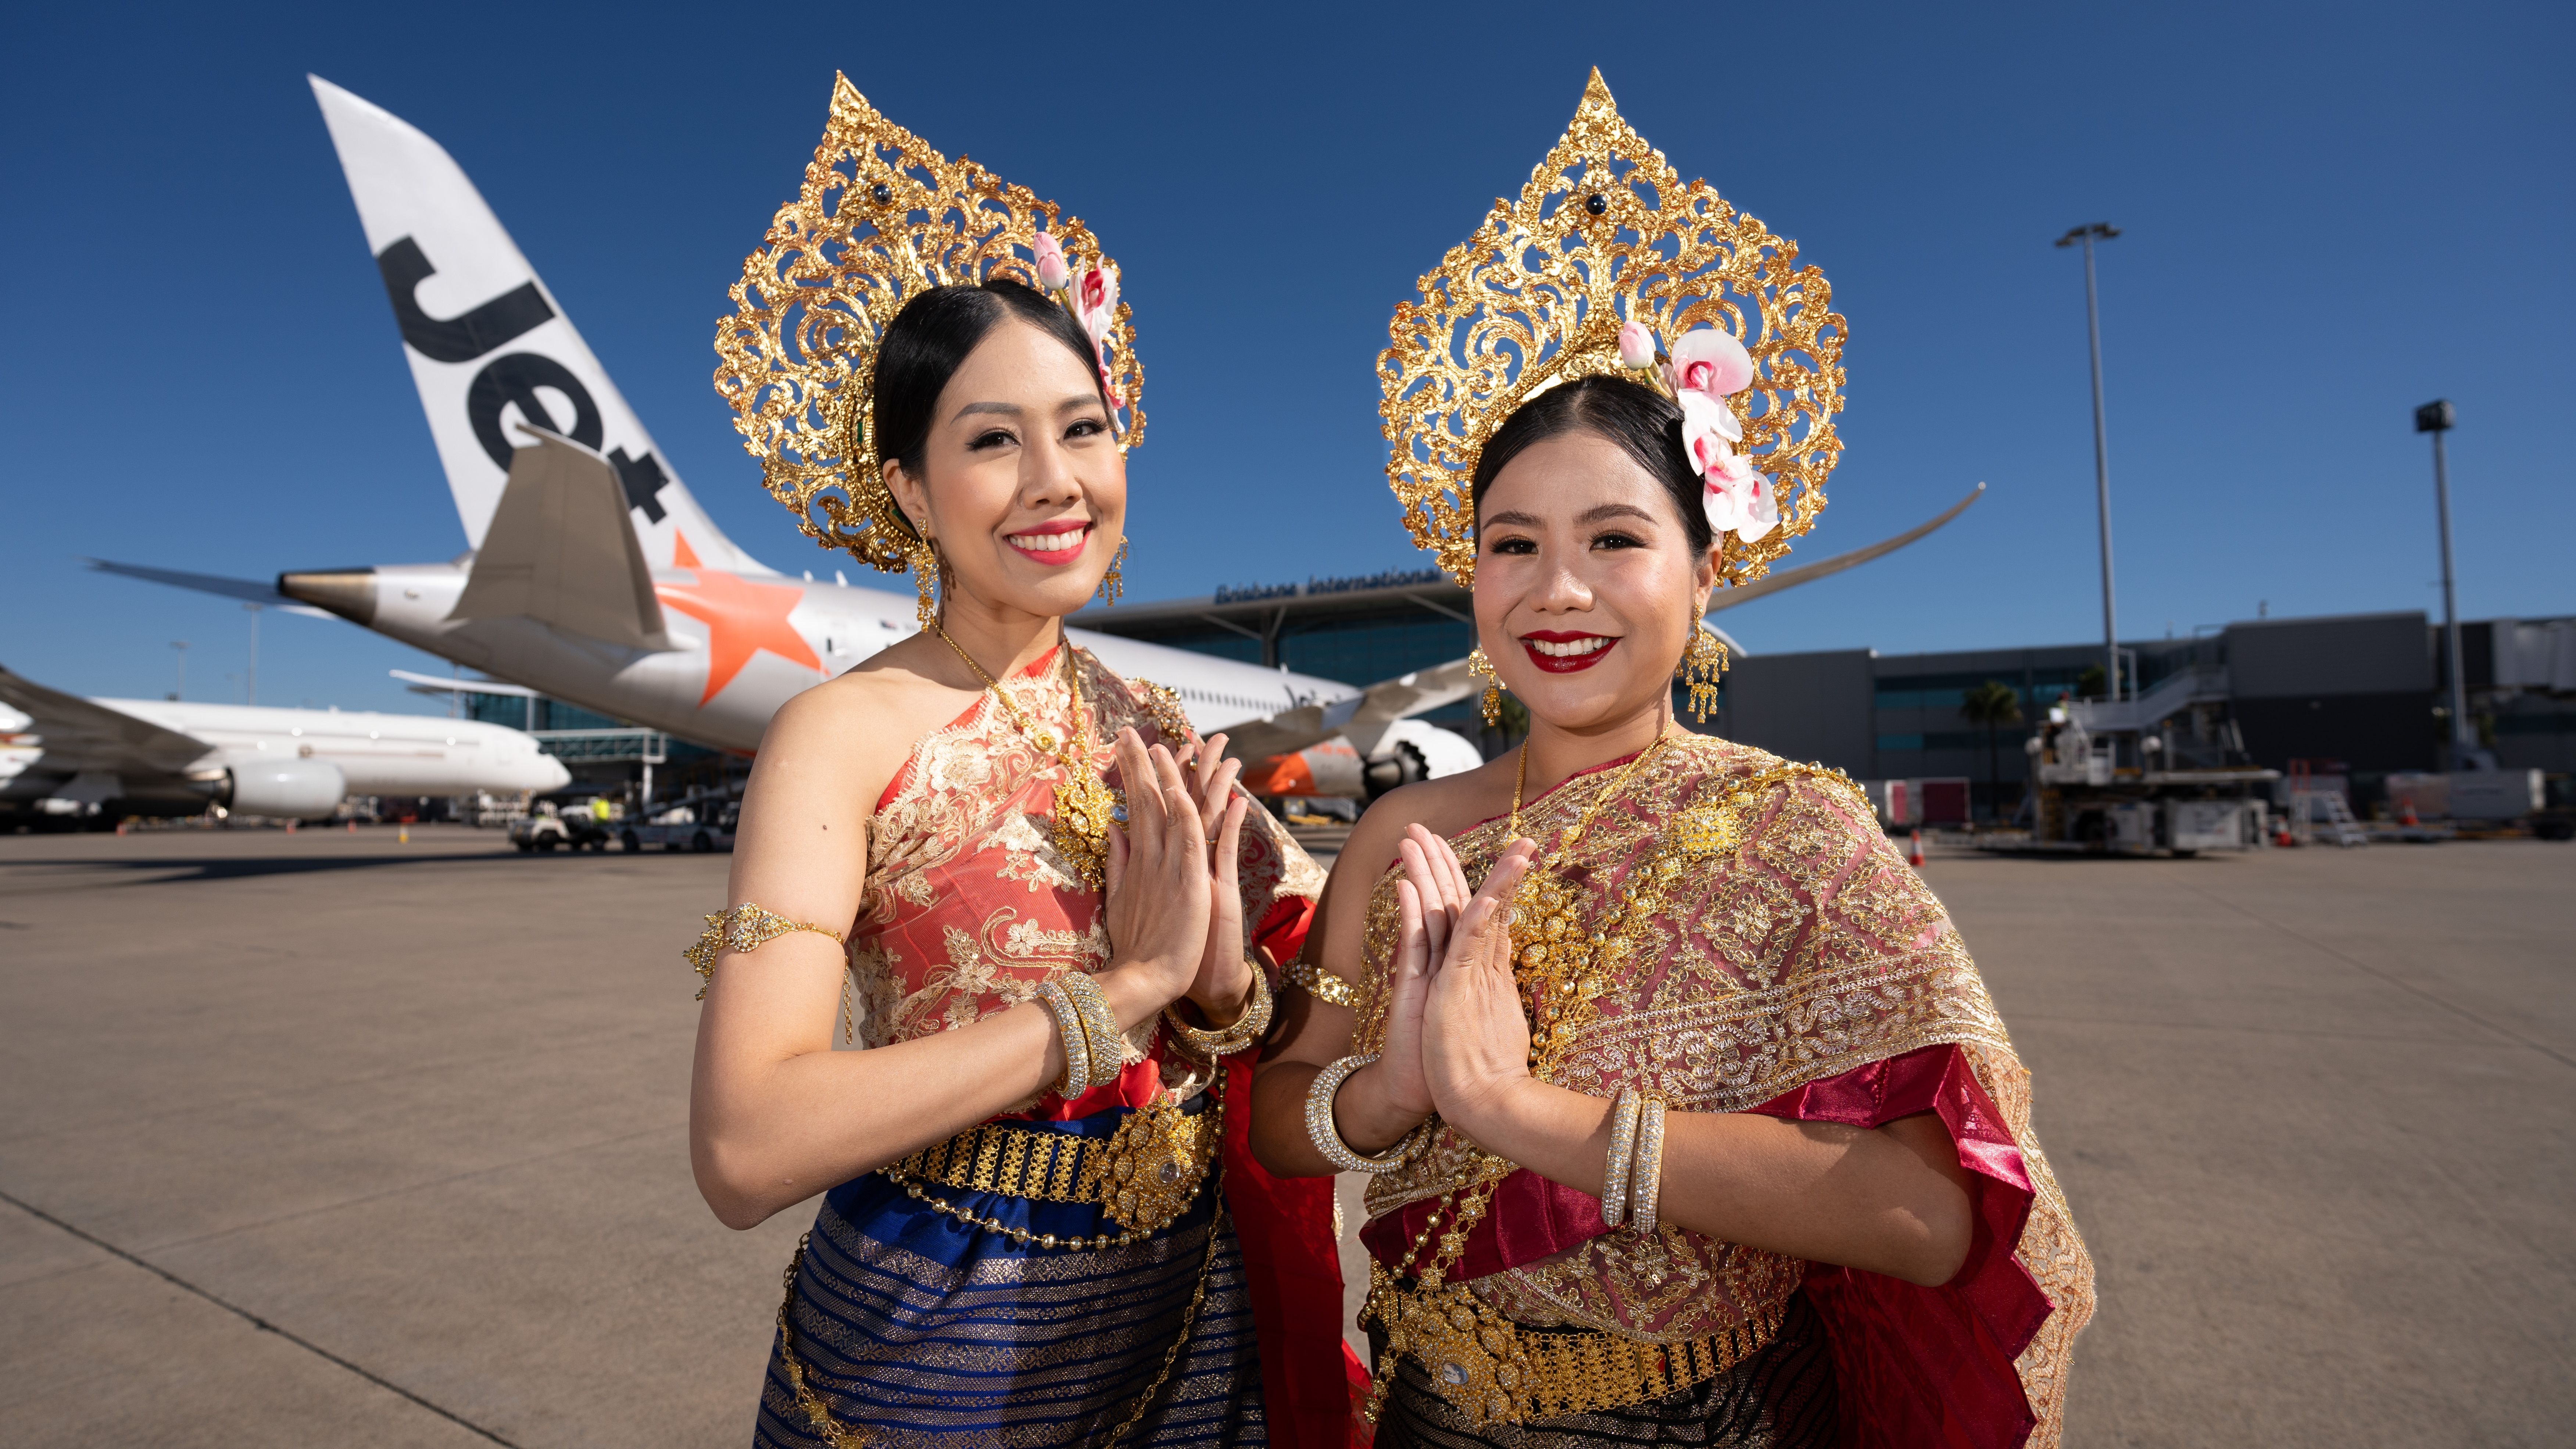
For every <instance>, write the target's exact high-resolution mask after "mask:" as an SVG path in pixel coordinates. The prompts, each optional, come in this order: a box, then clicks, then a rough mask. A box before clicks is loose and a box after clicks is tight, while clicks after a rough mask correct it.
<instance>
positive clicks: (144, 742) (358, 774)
mask: <svg viewBox="0 0 2576 1449" xmlns="http://www.w3.org/2000/svg"><path fill="white" fill-rule="evenodd" d="M11 716H14V719H12V718H11ZM571 779H572V776H571V774H570V772H568V771H566V770H565V769H564V765H563V762H562V761H561V760H558V759H556V758H554V757H553V756H552V755H548V754H544V753H542V752H540V751H539V749H538V747H537V742H536V740H535V739H533V738H531V737H529V736H528V735H525V734H522V733H520V732H519V731H517V730H514V729H509V728H507V727H505V726H502V725H496V724H484V723H481V722H479V721H475V720H455V719H440V718H438V717H436V716H433V715H408V714H374V713H362V712H355V711H353V712H349V713H343V712H341V711H339V710H320V709H269V708H262V707H260V706H256V705H239V704H197V703H190V702H183V701H174V700H153V699H83V698H81V697H80V696H78V695H73V694H65V693H63V692H62V691H60V690H56V689H49V688H47V687H45V686H44V685H41V684H38V683H36V682H35V681H33V680H30V679H28V678H27V677H25V676H24V675H20V674H13V673H11V672H10V671H9V670H7V669H0V811H6V812H8V813H10V814H16V815H19V816H22V817H24V816H34V817H38V818H46V817H56V818H64V819H67V820H76V819H79V818H83V817H89V816H95V815H100V814H115V815H128V814H135V815H193V814H196V813H197V812H199V811H201V810H204V809H206V808H207V807H208V806H210V805H211V806H217V807H221V808H222V809H225V810H229V811H231V812H233V813H235V814H240V815H264V816H269V817H272V818H281V819H288V820H314V819H320V818H322V817H325V816H328V815H329V814H331V812H332V811H333V810H334V809H336V808H337V807H338V806H339V804H340V802H341V801H342V800H344V799H346V798H348V797H350V796H352V795H360V796H364V795H377V796H394V797H404V796H428V795H471V794H474V793H476V792H477V791H491V792H494V793H516V792H519V791H522V790H527V791H536V792H540V793H541V792H544V791H547V790H553V789H558V788H560V787H562V786H564V785H566V784H568V783H570V782H571ZM0 818H5V816H0Z"/></svg>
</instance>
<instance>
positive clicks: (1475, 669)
mask: <svg viewBox="0 0 2576 1449" xmlns="http://www.w3.org/2000/svg"><path fill="white" fill-rule="evenodd" d="M1467 672H1468V673H1469V674H1475V675H1481V676H1483V677H1484V678H1485V679H1487V680H1489V681H1491V682H1490V683H1488V684H1487V685H1486V686H1485V697H1484V699H1483V700H1482V701H1480V702H1479V707H1480V708H1482V709H1483V710H1484V713H1485V723H1486V724H1488V725H1490V726H1492V727H1493V728H1495V729H1501V728H1502V727H1503V677H1502V676H1501V675H1499V674H1496V673H1495V672H1494V661H1493V660H1491V659H1488V658H1486V657H1485V646H1484V645H1482V644H1479V645H1477V646H1476V647H1475V648H1473V649H1470V650H1468V651H1467Z"/></svg>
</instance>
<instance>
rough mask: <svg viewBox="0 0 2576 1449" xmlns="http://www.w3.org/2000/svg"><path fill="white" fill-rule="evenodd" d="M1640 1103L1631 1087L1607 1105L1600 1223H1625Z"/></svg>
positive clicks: (1622, 1089)
mask: <svg viewBox="0 0 2576 1449" xmlns="http://www.w3.org/2000/svg"><path fill="white" fill-rule="evenodd" d="M1643 1105H1644V1104H1643V1103H1642V1102H1641V1101H1640V1100H1639V1098H1638V1096H1637V1089H1636V1088H1634V1087H1621V1088H1620V1089H1619V1095H1618V1096H1617V1097H1616V1098H1614V1099H1613V1100H1612V1101H1611V1103H1610V1158H1609V1161H1608V1162H1607V1163H1606V1164H1604V1165H1603V1167H1602V1169H1601V1222H1602V1225H1603V1226H1605V1227H1613V1228H1615V1227H1617V1226H1619V1225H1620V1224H1621V1223H1624V1222H1626V1221H1627V1220H1628V1172H1629V1168H1630V1167H1631V1166H1633V1165H1634V1164H1635V1162H1636V1150H1637V1118H1638V1115H1639V1112H1640V1109H1641V1108H1642V1107H1643Z"/></svg>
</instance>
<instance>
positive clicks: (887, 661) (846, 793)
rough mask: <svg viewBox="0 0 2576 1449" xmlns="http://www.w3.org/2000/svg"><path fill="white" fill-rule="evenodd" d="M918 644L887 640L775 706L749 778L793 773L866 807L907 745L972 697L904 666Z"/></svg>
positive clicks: (904, 756)
mask: <svg viewBox="0 0 2576 1449" xmlns="http://www.w3.org/2000/svg"><path fill="white" fill-rule="evenodd" d="M919 642H920V640H919V638H918V637H917V636H916V637H915V638H913V639H907V640H904V641H903V642H901V643H898V644H895V645H893V646H891V647H889V648H887V649H885V650H883V651H880V652H879V653H878V654H877V655H876V656H875V657H873V658H871V659H869V660H868V661H867V662H866V663H864V664H861V665H860V666H859V667H858V668H856V669H853V670H850V671H849V672H848V673H846V674H842V675H840V676H838V677H836V678H833V679H828V680H825V681H824V682H823V683H821V684H818V685H816V686H814V687H813V688H812V689H809V690H806V691H805V692H804V693H802V694H799V695H797V696H796V697H794V698H793V699H790V700H788V701H787V703H786V704H784V705H782V706H780V708H779V711H778V713H777V714H775V715H773V716H771V717H770V721H769V728H768V729H767V730H766V731H765V732H764V733H763V734H762V736H761V741H760V754H759V757H758V762H757V764H756V765H755V766H754V775H755V778H757V777H758V776H759V775H764V774H765V775H771V776H780V775H788V776H793V777H795V778H796V779H797V781H798V782H799V784H800V786H802V787H804V788H806V789H809V790H813V789H820V790H821V791H822V792H824V793H826V794H829V795H832V796H836V797H844V798H848V799H851V800H855V801H857V802H860V810H861V813H862V814H865V813H868V812H869V809H870V807H872V806H873V804H874V802H875V800H876V798H877V796H878V795H879V794H881V793H882V792H883V791H884V789H885V787H886V784H887V783H888V782H889V781H891V780H892V779H893V778H894V777H895V774H896V772H897V771H899V770H901V769H902V768H903V764H904V761H905V760H907V759H909V758H910V757H911V754H912V748H913V745H914V744H915V743H916V742H918V741H919V740H920V738H921V737H922V736H923V735H926V734H928V733H929V732H931V731H932V730H935V729H937V728H939V727H940V726H941V725H944V724H946V723H948V722H949V721H950V720H952V719H954V718H956V716H957V715H958V713H959V712H960V711H962V710H964V709H966V708H968V707H969V706H971V705H972V704H973V702H974V695H973V694H972V693H970V692H966V691H961V690H958V689H956V688H953V687H951V686H949V685H947V684H943V683H941V682H940V681H939V680H937V679H935V678H933V677H931V676H929V675H928V674H926V673H924V672H922V671H920V670H917V669H915V668H913V667H911V666H912V665H913V663H914V658H913V656H914V655H915V654H916V653H917V652H918V651H917V650H916V648H915V646H916V645H918V644H919Z"/></svg>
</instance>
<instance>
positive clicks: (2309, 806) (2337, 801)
mask: <svg viewBox="0 0 2576 1449" xmlns="http://www.w3.org/2000/svg"><path fill="white" fill-rule="evenodd" d="M2315 778H2316V777H2315V776H2314V775H2312V774H2310V773H2309V770H2308V762H2307V761H2305V760H2292V761H2291V762H2290V828H2291V830H2292V831H2293V832H2295V833H2296V835H2297V836H2298V839H2299V843H2300V844H2302V845H2313V844H2320V843H2322V844H2326V845H2333V846H2339V847H2342V848H2345V849H2349V848H2351V847H2353V846H2356V845H2368V844H2369V843H2370V832H2369V831H2367V830H2364V829H2362V828H2361V822H2360V821H2359V820H2357V819H2355V818H2354V817H2353V813H2352V802H2351V801H2349V800H2346V799H2345V798H2344V796H2343V791H2341V790H2339V789H2327V790H2319V789H2315V788H2312V785H2311V782H2312V781H2313V780H2314V779H2315Z"/></svg>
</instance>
